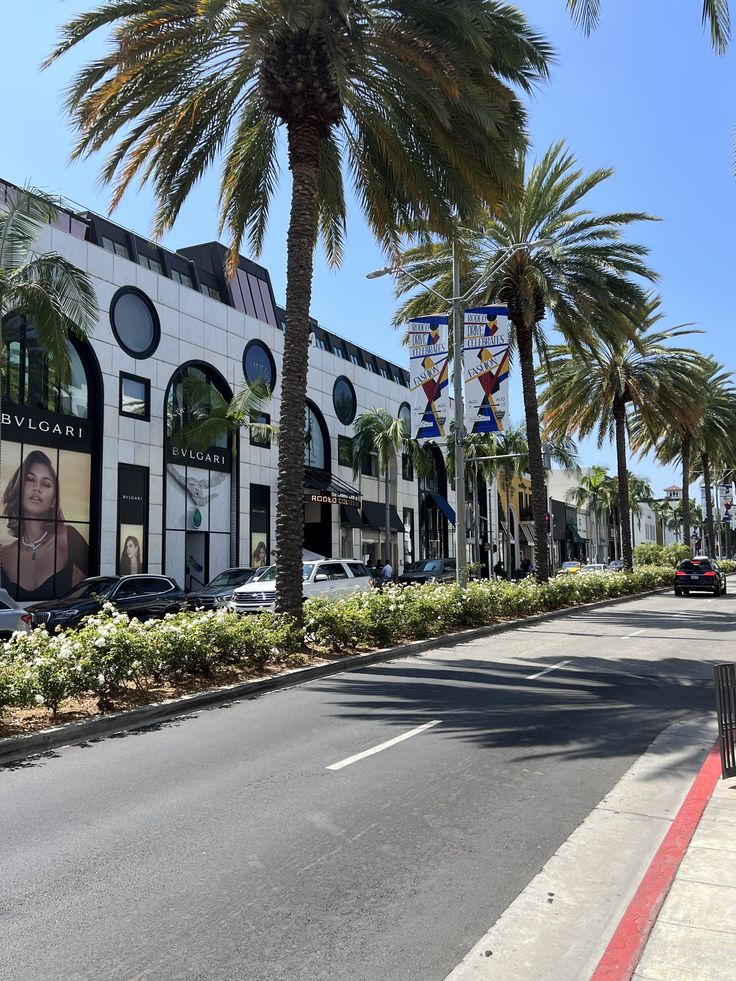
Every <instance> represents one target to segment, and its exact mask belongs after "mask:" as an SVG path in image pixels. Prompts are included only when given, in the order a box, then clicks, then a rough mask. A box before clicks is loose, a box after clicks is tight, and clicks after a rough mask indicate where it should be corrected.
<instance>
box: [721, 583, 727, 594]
mask: <svg viewBox="0 0 736 981" xmlns="http://www.w3.org/2000/svg"><path fill="white" fill-rule="evenodd" d="M721 592H722V593H723V595H724V596H725V595H726V580H725V579H724V580H723V586H722V587H721Z"/></svg>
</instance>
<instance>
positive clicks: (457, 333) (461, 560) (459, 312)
mask: <svg viewBox="0 0 736 981" xmlns="http://www.w3.org/2000/svg"><path fill="white" fill-rule="evenodd" d="M464 321H465V310H464V309H463V297H462V296H461V295H460V245H459V243H458V233H457V231H456V232H455V235H454V236H453V239H452V358H453V365H452V378H453V383H454V384H453V389H454V397H455V508H456V514H455V552H456V555H455V562H456V565H457V583H458V586H460V587H461V588H465V586H466V585H467V582H468V563H467V550H466V545H465V446H464V442H463V441H464V439H465V419H464V415H465V412H464V405H465V402H464V399H463V335H464V333H465V323H464Z"/></svg>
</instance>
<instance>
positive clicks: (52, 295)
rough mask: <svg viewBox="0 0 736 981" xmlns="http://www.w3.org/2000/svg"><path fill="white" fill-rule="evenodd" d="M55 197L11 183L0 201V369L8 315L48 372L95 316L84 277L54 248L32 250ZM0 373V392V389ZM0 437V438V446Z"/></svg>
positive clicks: (64, 369)
mask: <svg viewBox="0 0 736 981" xmlns="http://www.w3.org/2000/svg"><path fill="white" fill-rule="evenodd" d="M59 207H60V202H59V201H57V200H56V199H54V198H52V197H49V196H48V195H47V194H44V193H43V192H42V191H39V190H36V189H34V188H24V189H20V188H11V189H10V192H9V197H8V201H7V202H6V203H5V204H2V203H0V359H2V363H1V364H0V368H1V369H2V370H5V368H6V365H5V363H4V360H5V347H4V344H3V343H2V328H3V324H4V323H5V320H6V318H8V317H9V316H14V317H20V318H22V319H23V320H25V321H26V322H27V323H28V325H29V326H30V327H31V328H32V329H33V331H34V333H35V335H36V337H37V338H38V343H39V346H40V347H41V348H42V349H43V350H44V351H46V356H47V359H48V363H49V366H50V368H51V372H52V373H53V374H54V375H56V377H57V378H59V379H60V380H61V381H64V380H66V378H67V377H68V374H69V338H70V337H71V336H75V337H79V338H81V339H84V338H86V337H87V335H88V334H89V333H90V331H91V330H92V328H93V327H94V324H95V322H96V319H97V298H96V296H95V291H94V287H93V286H92V281H91V280H90V278H89V276H88V275H87V274H86V273H85V272H84V271H83V270H81V269H78V268H77V267H76V266H75V265H73V264H72V263H71V262H69V261H68V259H65V258H64V257H63V256H60V255H57V253H55V252H45V253H41V252H39V251H38V240H39V238H40V236H41V233H42V232H43V230H44V228H45V227H46V226H47V225H48V224H50V223H53V222H55V221H56V220H57V218H58V214H59ZM2 380H3V379H2V373H1V372H0V395H1V394H2V391H1V390H2ZM1 447H2V438H0V448H1Z"/></svg>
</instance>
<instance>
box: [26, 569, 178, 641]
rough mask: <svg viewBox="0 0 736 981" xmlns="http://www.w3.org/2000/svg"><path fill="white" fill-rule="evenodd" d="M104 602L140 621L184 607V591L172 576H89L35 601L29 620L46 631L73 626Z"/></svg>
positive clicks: (96, 611)
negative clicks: (57, 595) (62, 592)
mask: <svg viewBox="0 0 736 981" xmlns="http://www.w3.org/2000/svg"><path fill="white" fill-rule="evenodd" d="M106 602H110V603H113V604H114V605H115V606H116V607H117V608H118V609H119V610H120V611H121V612H123V613H127V614H128V616H131V617H137V618H138V619H139V620H148V619H150V618H151V617H162V616H164V615H165V614H166V613H177V612H178V611H179V610H183V609H185V608H186V596H185V594H184V590H182V589H180V588H179V585H178V583H177V582H176V580H175V579H172V578H171V576H92V577H90V578H89V579H83V580H82V581H81V582H80V583H77V585H76V586H75V587H74V588H73V589H70V590H69V592H68V593H67V594H66V595H65V596H62V597H61V598H60V599H55V600H48V601H46V602H44V603H36V604H35V605H34V606H33V608H32V609H31V617H32V623H33V626H34V627H40V626H45V627H46V628H47V629H48V630H54V629H55V628H56V627H57V626H60V627H76V626H77V625H78V624H79V623H81V621H82V620H83V619H84V617H86V616H89V615H90V614H91V613H98V612H99V611H100V610H101V609H102V604H103V603H106Z"/></svg>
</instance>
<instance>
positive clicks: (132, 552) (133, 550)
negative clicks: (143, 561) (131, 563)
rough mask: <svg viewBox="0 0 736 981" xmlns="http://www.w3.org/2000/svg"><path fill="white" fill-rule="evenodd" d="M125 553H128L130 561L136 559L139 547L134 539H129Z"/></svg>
mask: <svg viewBox="0 0 736 981" xmlns="http://www.w3.org/2000/svg"><path fill="white" fill-rule="evenodd" d="M125 551H126V552H127V553H128V558H129V559H134V558H135V557H136V556H137V555H138V546H137V545H136V543H135V542H134V541H133V539H132V538H129V539H128V541H127V543H126V546H125Z"/></svg>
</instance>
